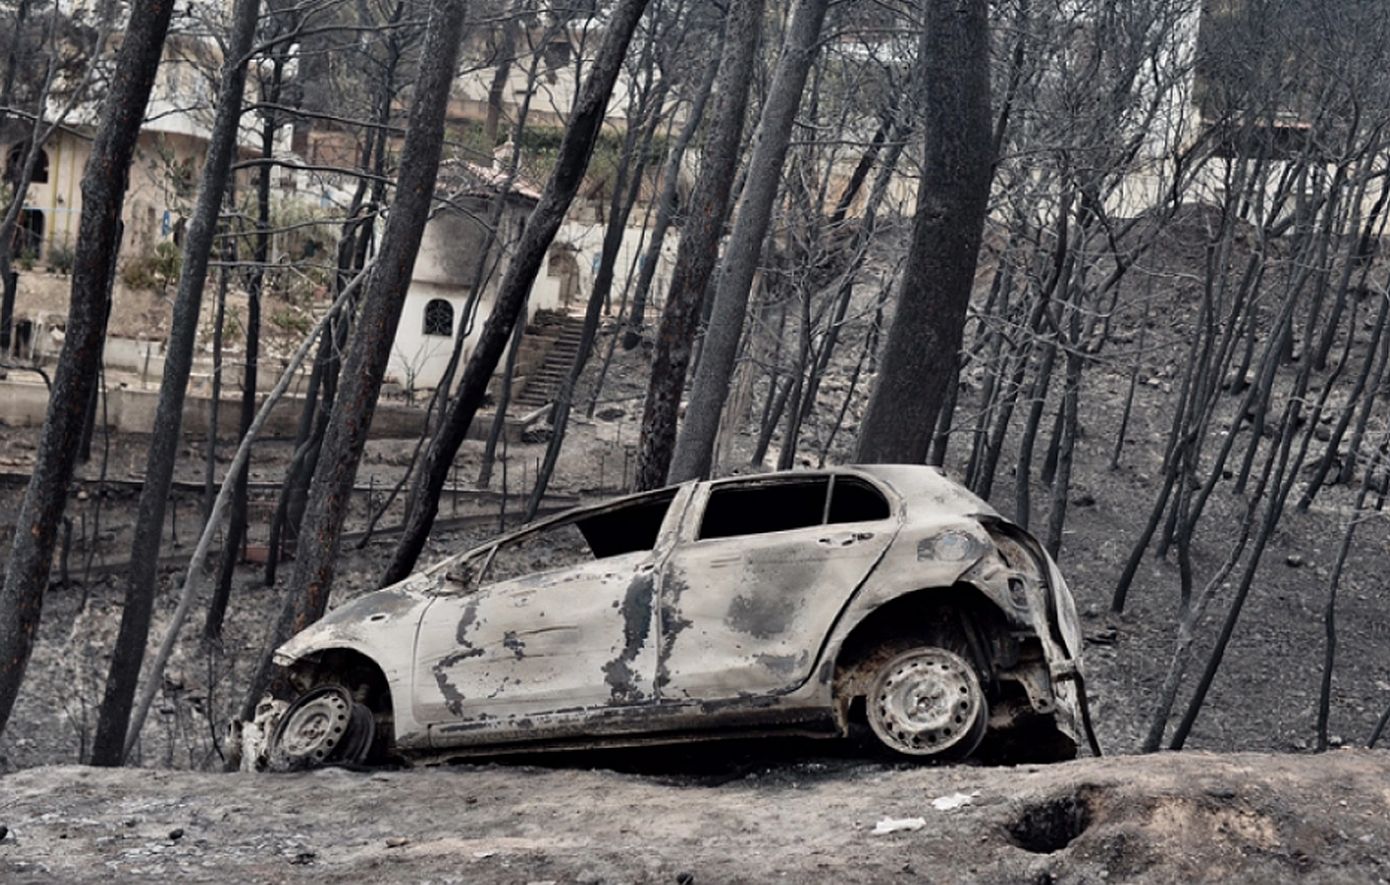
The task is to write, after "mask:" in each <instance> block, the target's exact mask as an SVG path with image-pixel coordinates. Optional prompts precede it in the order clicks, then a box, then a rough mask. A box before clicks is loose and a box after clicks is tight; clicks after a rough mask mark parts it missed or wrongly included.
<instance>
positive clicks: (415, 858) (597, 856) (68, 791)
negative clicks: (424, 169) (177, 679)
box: [0, 751, 1390, 883]
mask: <svg viewBox="0 0 1390 885" xmlns="http://www.w3.org/2000/svg"><path fill="white" fill-rule="evenodd" d="M1388 785H1390V754H1386V753H1380V752H1365V751H1342V752H1335V753H1331V754H1327V755H1323V756H1269V755H1253V754H1249V755H1229V756H1220V755H1212V754H1205V753H1188V754H1166V755H1157V756H1147V757H1111V758H1106V759H1103V760H1082V761H1078V762H1074V763H1068V764H1065V765H1056V766H1025V767H1020V768H983V767H967V766H958V767H947V768H927V767H912V766H897V765H885V764H881V763H866V762H863V761H858V762H853V763H848V764H837V763H834V762H825V761H811V762H805V761H803V762H796V763H783V764H780V765H773V766H771V767H766V768H762V769H759V770H757V771H754V772H751V773H750V772H747V771H744V772H740V773H739V774H738V775H736V776H734V777H732V778H722V779H721V778H715V779H709V778H702V777H698V776H696V777H690V776H684V775H669V774H667V775H652V774H649V773H648V774H633V773H618V772H614V771H606V770H587V769H582V768H541V767H529V766H512V765H481V766H453V767H442V768H429V769H417V770H410V771H391V772H376V773H354V772H347V771H341V770H329V771H321V772H316V773H310V774H299V775H219V774H205V773H204V774H200V773H189V772H167V771H150V770H139V769H123V770H102V769H88V768H78V767H64V768H40V769H31V770H27V771H23V772H19V773H17V774H12V775H9V776H7V777H5V778H4V779H3V780H0V825H3V827H7V828H8V834H7V835H5V836H4V838H3V840H0V880H3V881H5V882H49V881H61V882H67V881H92V880H107V881H131V880H135V881H139V880H146V881H152V880H158V881H237V882H289V881H294V882H320V881H346V880H358V881H378V882H388V881H412V882H420V881H431V882H474V881H486V882H517V883H528V882H529V883H536V882H545V881H554V882H583V883H598V882H614V883H617V882H670V883H676V882H689V883H710V882H768V881H775V880H782V881H788V882H809V881H835V882H885V881H894V880H904V879H908V878H920V879H922V880H925V881H940V882H1011V883H1013V882H1027V883H1042V882H1059V883H1061V882H1076V883H1082V882H1101V881H1106V882H1198V881H1208V882H1252V883H1253V882H1258V883H1267V882H1282V881H1290V880H1294V879H1297V880H1298V881H1300V882H1309V883H1313V882H1378V881H1386V880H1387V879H1390V786H1388ZM937 799H941V800H943V801H941V802H938V803H936V804H935V805H934V804H933V800H937ZM943 809H944V810H943ZM912 818H921V819H923V820H924V821H925V825H924V826H921V827H920V828H916V827H903V828H895V827H884V828H881V829H887V830H890V832H887V833H885V834H882V835H875V834H874V830H875V828H876V826H877V825H878V823H879V822H880V821H882V820H884V819H892V820H894V821H902V820H904V819H912Z"/></svg>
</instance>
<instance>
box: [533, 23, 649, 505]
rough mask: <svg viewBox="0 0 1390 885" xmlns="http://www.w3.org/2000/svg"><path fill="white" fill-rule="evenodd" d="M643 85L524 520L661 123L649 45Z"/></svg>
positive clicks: (551, 463)
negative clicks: (643, 117) (575, 344)
mask: <svg viewBox="0 0 1390 885" xmlns="http://www.w3.org/2000/svg"><path fill="white" fill-rule="evenodd" d="M647 51H648V53H649V54H648V74H647V76H648V78H649V79H648V86H647V88H646V89H645V90H644V92H643V96H642V99H641V103H640V104H639V106H638V111H637V113H635V114H633V115H631V117H630V119H629V120H628V130H627V131H628V134H627V138H626V139H624V144H623V153H622V156H621V158H620V159H619V161H618V176H617V179H616V181H615V182H614V185H613V198H612V203H611V206H610V211H609V215H608V228H607V230H605V231H604V235H603V248H602V250H601V252H600V257H599V261H600V262H601V263H600V265H599V271H598V275H597V277H596V278H595V279H594V288H593V291H592V292H590V293H589V303H588V306H587V307H586V308H585V311H584V326H583V329H582V330H581V331H580V334H579V348H578V350H576V351H575V353H574V362H573V363H571V364H570V371H569V374H568V375H566V376H565V380H564V381H563V382H562V383H561V385H560V391H559V393H558V395H557V396H556V398H555V405H554V407H552V409H551V411H550V440H549V441H548V442H547V444H546V447H545V458H544V459H543V460H542V462H541V466H540V469H539V470H538V471H537V472H536V484H535V485H534V486H533V487H532V489H531V497H530V498H529V499H528V500H527V503H526V521H527V522H530V521H531V520H533V519H535V518H536V513H537V511H538V510H539V509H540V506H541V500H542V499H543V498H544V497H545V491H546V489H547V488H548V487H549V485H550V477H551V476H552V475H554V473H555V465H556V463H557V462H558V461H559V460H560V448H561V447H562V446H563V445H564V442H565V431H566V430H567V429H568V427H569V415H570V410H571V409H572V408H573V406H574V390H575V388H576V387H577V386H578V385H579V378H580V376H581V375H583V373H584V367H585V366H586V365H588V363H589V357H590V355H591V354H592V353H593V350H594V342H595V340H596V339H597V337H598V323H599V311H600V310H601V309H602V308H603V307H604V305H606V304H608V303H609V294H610V293H611V292H612V290H613V274H614V268H615V266H616V265H617V263H618V251H619V249H620V248H621V247H622V244H623V232H624V231H625V230H626V229H627V220H628V218H629V217H630V216H631V215H632V207H633V206H634V205H635V204H636V203H637V197H638V194H639V193H640V192H641V189H642V176H643V174H644V173H645V171H646V157H647V155H648V154H649V153H650V152H651V144H652V139H653V138H654V137H655V135H656V127H657V125H658V123H660V118H661V103H662V101H663V99H664V97H665V95H666V88H667V85H666V81H664V80H663V81H662V82H661V83H659V84H657V85H656V86H654V87H653V86H651V85H650V77H651V70H652V64H651V58H652V57H651V55H650V52H651V46H650V44H648V48H647ZM643 106H645V111H646V112H647V113H648V114H649V116H648V118H647V123H646V125H645V126H643V127H641V129H640V130H639V128H638V126H637V125H636V124H637V122H638V119H640V117H641V114H642V110H643Z"/></svg>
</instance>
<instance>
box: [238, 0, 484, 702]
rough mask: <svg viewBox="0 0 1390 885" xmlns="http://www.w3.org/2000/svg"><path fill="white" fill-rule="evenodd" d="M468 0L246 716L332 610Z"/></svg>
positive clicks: (423, 123) (427, 69)
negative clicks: (276, 657)
mask: <svg viewBox="0 0 1390 885" xmlns="http://www.w3.org/2000/svg"><path fill="white" fill-rule="evenodd" d="M466 8H467V7H466V3H465V0H431V3H430V14H429V25H428V26H427V30H426V34H425V45H424V48H423V50H422V52H421V56H420V71H419V77H418V79H417V81H416V84H415V95H414V98H413V100H412V102H411V108H410V118H409V122H408V123H407V126H406V136H405V146H404V147H403V148H402V150H401V158H400V170H401V171H400V177H399V180H398V183H397V189H396V196H395V199H394V201H393V202H392V204H391V210H390V214H389V216H388V217H387V221H386V229H385V231H384V233H383V234H382V238H381V248H380V251H379V252H378V253H377V258H376V266H375V268H374V270H373V272H372V274H371V277H370V279H369V281H368V283H367V289H366V292H365V293H364V296H363V299H362V307H361V312H360V314H359V316H358V319H357V323H356V325H355V326H354V328H353V333H352V341H351V343H350V344H349V346H348V351H347V356H346V359H345V361H344V364H343V371H342V374H341V376H340V387H339V390H338V395H337V397H336V400H335V401H334V403H333V411H332V413H331V415H330V417H329V421H328V429H327V432H326V433H325V434H324V440H323V449H322V454H321V455H320V458H319V463H318V469H317V470H315V471H314V478H313V481H312V482H311V483H310V486H309V498H308V506H307V508H306V510H305V523H304V529H303V531H302V533H301V536H300V542H299V546H298V548H297V551H296V556H295V563H294V575H293V578H292V580H291V582H290V587H291V588H292V589H291V592H290V594H289V596H288V597H287V598H286V600H285V606H284V608H283V609H282V611H281V614H280V618H279V619H278V621H277V623H276V624H275V625H274V627H273V628H272V630H271V633H270V636H269V639H268V641H267V643H266V648H265V649H264V651H263V653H262V657H261V661H260V665H259V667H258V669H257V672H256V676H255V677H254V679H253V680H252V683H251V685H250V687H249V688H250V690H249V691H248V693H247V696H246V700H245V702H244V704H243V707H242V714H243V716H242V718H244V719H250V718H251V715H253V714H254V711H255V706H256V704H257V702H258V701H259V700H260V697H261V694H262V692H263V691H264V690H265V688H266V687H267V686H268V685H269V684H270V677H271V654H272V653H273V652H274V650H275V648H276V647H278V646H279V645H280V644H281V643H282V642H284V641H285V640H286V639H288V638H289V637H290V636H292V635H293V634H294V633H297V632H298V631H300V630H303V629H304V628H305V627H307V626H308V625H309V624H312V623H313V622H314V621H317V620H318V619H319V618H320V617H322V616H323V612H324V609H325V608H326V606H327V604H328V594H329V591H330V590H331V589H332V584H333V575H334V572H335V570H336V566H337V558H338V547H339V540H340V537H341V534H342V530H343V523H344V521H345V520H346V519H347V514H348V509H349V507H350V506H351V503H352V486H353V481H354V479H355V478H356V475H357V466H358V463H359V462H360V460H361V458H362V451H363V449H364V448H365V446H366V443H367V432H368V429H369V428H370V427H371V423H372V415H373V413H374V412H375V410H376V402H377V397H378V395H379V393H380V391H381V384H382V379H383V377H384V375H385V372H386V364H387V361H388V360H389V358H390V355H391V347H392V345H393V344H394V342H395V337H396V327H397V325H398V324H399V322H400V316H401V307H402V305H403V304H404V303H405V296H406V291H407V290H408V288H409V286H410V278H411V274H412V272H413V271H414V268H415V258H416V255H417V254H418V252H419V249H420V241H421V239H422V238H423V236H424V231H425V223H426V221H428V219H429V213H430V207H431V204H432V203H433V200H434V190H435V182H436V178H437V175H438V171H439V160H440V156H441V154H442V153H443V148H444V112H445V109H446V107H447V105H448V100H449V91H450V88H451V86H452V85H453V80H454V74H455V69H456V67H457V62H458V55H459V42H460V39H461V36H462V33H463V20H464V12H465V10H466Z"/></svg>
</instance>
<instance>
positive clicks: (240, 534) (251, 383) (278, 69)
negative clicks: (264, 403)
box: [203, 52, 287, 640]
mask: <svg viewBox="0 0 1390 885" xmlns="http://www.w3.org/2000/svg"><path fill="white" fill-rule="evenodd" d="M286 62H287V59H286V57H285V55H284V54H283V53H280V52H277V53H276V55H275V58H274V59H273V60H272V61H271V74H270V80H269V83H268V85H267V87H266V91H265V95H266V98H267V99H268V101H269V103H270V104H278V103H279V101H280V92H281V82H282V80H281V78H282V77H283V76H284V72H285V64H286ZM278 126H279V119H278V114H276V112H274V111H267V112H266V115H265V119H263V120H262V121H261V156H263V157H269V156H272V155H273V154H274V152H275V131H276V129H277V128H278ZM272 171H273V170H272V169H271V167H270V166H269V165H266V166H262V167H261V169H260V175H259V176H258V179H257V181H256V247H255V251H254V253H253V257H252V267H251V278H250V280H249V281H248V282H247V286H246V363H245V365H244V366H243V367H242V370H241V420H240V423H239V424H238V425H237V436H238V437H245V436H246V433H247V431H249V430H250V429H251V422H252V421H253V420H254V419H255V417H256V384H257V380H258V379H257V374H258V373H257V368H258V366H259V364H260V356H261V353H260V351H261V292H262V290H263V289H264V287H265V271H266V267H267V265H269V263H270V185H271V174H272ZM250 474H251V459H250V458H247V459H246V461H245V462H244V463H243V464H242V465H241V469H240V470H239V471H237V473H236V476H235V477H233V480H232V482H233V486H232V514H231V518H230V519H229V520H228V522H227V534H226V536H225V537H224V538H223V542H222V555H221V557H220V558H219V560H218V563H217V586H216V588H215V589H214V590H213V592H212V601H211V602H210V603H209V604H208V614H207V618H206V619H205V620H204V621H203V638H204V639H209V640H215V639H219V638H221V636H222V619H223V618H224V617H226V614H227V604H228V602H230V600H231V597H232V574H233V573H234V572H235V571H236V565H237V563H238V562H240V561H241V554H242V549H241V548H242V546H243V544H244V543H245V541H246V525H247V510H248V507H249V501H248V494H247V485H248V482H249V480H250Z"/></svg>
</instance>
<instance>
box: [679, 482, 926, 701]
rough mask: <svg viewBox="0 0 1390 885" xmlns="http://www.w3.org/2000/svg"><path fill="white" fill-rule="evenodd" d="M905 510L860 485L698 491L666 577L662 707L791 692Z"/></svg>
mask: <svg viewBox="0 0 1390 885" xmlns="http://www.w3.org/2000/svg"><path fill="white" fill-rule="evenodd" d="M898 525H899V508H897V507H896V506H894V502H893V499H891V498H890V497H889V496H888V494H887V493H886V492H885V491H884V490H883V489H881V488H880V487H879V486H878V485H877V484H876V483H873V482H871V481H869V480H867V479H864V478H863V477H860V476H857V475H853V476H851V475H843V474H824V473H807V474H805V475H796V476H778V477H769V478H757V479H740V480H729V481H723V482H716V483H710V484H705V485H702V486H700V487H699V489H698V491H697V492H696V497H695V500H694V501H693V502H692V504H691V507H690V508H689V516H688V518H687V519H686V521H685V523H684V524H683V525H682V526H681V534H680V540H679V541H678V542H677V544H676V547H675V549H674V550H673V551H672V553H671V556H670V558H669V559H668V560H667V561H666V564H665V566H664V568H663V572H664V576H663V579H662V585H661V641H662V648H661V671H660V674H659V677H658V683H657V686H658V691H659V693H660V700H661V701H662V702H663V703H667V702H670V703H681V702H685V701H703V700H718V699H728V698H738V697H745V696H749V695H755V696H756V695H769V694H778V693H783V692H787V691H791V690H792V689H794V688H796V687H797V686H799V685H801V684H802V683H803V682H804V681H805V680H806V678H807V677H808V676H809V675H810V673H811V668H812V667H813V666H814V665H815V661H816V657H817V654H818V653H819V651H820V648H821V645H822V644H823V641H824V639H825V636H826V634H827V633H828V632H829V630H830V627H831V625H832V624H833V623H834V620H835V617H836V616H837V614H838V613H839V611H840V610H841V608H842V607H843V606H844V604H845V601H846V600H847V599H848V598H849V596H850V595H851V594H852V593H853V592H854V590H855V589H856V588H857V587H858V586H859V585H860V584H861V583H862V582H863V581H864V579H865V578H866V577H867V576H868V575H869V573H870V571H872V570H873V568H874V566H875V565H876V564H877V563H878V561H879V559H881V558H882V556H883V554H884V552H885V551H886V550H887V548H888V545H889V543H891V541H892V539H893V536H894V535H895V534H896V533H897V529H898Z"/></svg>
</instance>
